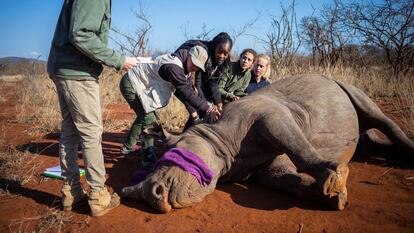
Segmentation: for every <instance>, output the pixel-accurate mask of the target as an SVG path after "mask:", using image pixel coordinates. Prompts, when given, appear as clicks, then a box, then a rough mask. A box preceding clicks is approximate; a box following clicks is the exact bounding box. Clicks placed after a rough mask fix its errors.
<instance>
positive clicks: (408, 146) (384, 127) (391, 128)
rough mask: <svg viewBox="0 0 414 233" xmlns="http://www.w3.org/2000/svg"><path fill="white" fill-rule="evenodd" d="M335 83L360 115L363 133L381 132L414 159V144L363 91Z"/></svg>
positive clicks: (360, 125)
mask: <svg viewBox="0 0 414 233" xmlns="http://www.w3.org/2000/svg"><path fill="white" fill-rule="evenodd" d="M335 82H336V83H337V84H338V85H339V86H340V87H341V88H342V90H344V91H345V93H346V94H347V95H348V97H349V98H350V100H351V102H352V104H353V105H354V107H355V110H356V111H357V114H358V120H359V127H360V128H361V129H362V130H363V131H366V130H369V129H372V128H376V129H378V130H380V131H381V132H383V133H384V134H385V135H386V136H387V137H388V138H389V139H390V140H391V142H392V143H393V144H394V145H396V146H397V147H398V148H399V149H401V150H402V152H403V153H404V154H407V155H408V156H409V157H411V158H412V159H413V158H414V142H413V141H411V140H410V139H409V138H408V137H407V135H405V133H404V132H403V131H402V130H401V128H400V127H399V126H398V125H397V124H396V123H395V122H393V121H392V120H391V119H390V118H388V117H387V116H386V115H385V114H384V113H383V112H382V111H381V109H380V108H379V107H378V106H377V105H376V104H375V103H374V102H373V101H372V100H371V99H370V98H369V97H368V96H367V95H366V94H365V93H364V92H363V91H362V90H360V89H358V88H356V87H354V86H351V85H348V84H345V83H342V82H339V81H335Z"/></svg>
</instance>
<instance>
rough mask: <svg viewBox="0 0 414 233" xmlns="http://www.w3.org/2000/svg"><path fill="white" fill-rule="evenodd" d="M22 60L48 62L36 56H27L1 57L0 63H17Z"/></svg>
mask: <svg viewBox="0 0 414 233" xmlns="http://www.w3.org/2000/svg"><path fill="white" fill-rule="evenodd" d="M21 62H27V63H33V62H36V63H43V64H46V61H43V60H39V59H34V58H25V57H0V64H17V63H21Z"/></svg>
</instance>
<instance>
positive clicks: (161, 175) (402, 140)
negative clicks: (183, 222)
mask: <svg viewBox="0 0 414 233" xmlns="http://www.w3.org/2000/svg"><path fill="white" fill-rule="evenodd" d="M371 128H377V129H379V130H381V131H382V132H383V133H385V134H386V135H387V137H388V138H389V139H390V140H391V141H392V142H393V143H394V144H396V145H397V146H398V147H400V148H401V149H402V151H404V153H405V154H409V155H414V143H413V142H412V141H410V140H409V139H408V138H407V137H406V135H405V134H404V133H403V132H402V131H401V129H400V128H399V127H398V126H397V125H396V124H395V123H394V122H393V121H391V120H390V119H389V118H387V117H386V116H385V115H384V114H383V113H382V112H381V111H380V109H379V108H378V107H377V106H376V105H375V104H374V103H373V102H372V101H371V100H370V99H369V98H368V97H367V96H366V95H365V94H364V93H363V92H362V91H361V90H359V89H357V88H355V87H352V86H350V85H346V84H343V83H339V82H336V81H333V80H331V79H328V78H326V77H323V76H317V75H312V76H309V75H308V76H299V77H290V78H286V79H283V80H280V81H277V82H275V83H273V84H272V85H270V86H268V87H266V88H263V89H262V90H260V91H257V92H255V93H254V94H252V95H249V96H247V97H244V98H242V99H240V100H238V101H235V102H233V103H230V104H229V105H227V106H226V107H225V109H224V111H223V113H222V117H221V119H220V120H219V121H217V122H216V123H214V124H199V125H195V126H193V127H191V128H190V129H188V130H187V131H185V132H184V133H183V134H181V135H179V136H171V135H170V136H168V137H167V141H168V143H169V145H170V147H177V148H184V149H186V150H188V151H190V152H193V153H194V154H196V155H198V156H199V157H200V158H201V159H202V160H203V161H204V162H205V163H206V164H207V165H208V167H209V168H210V169H211V170H212V171H213V172H214V174H215V176H214V178H213V180H212V182H211V183H210V184H209V185H205V186H203V185H201V184H199V183H198V182H197V180H196V178H195V177H194V176H193V175H191V174H190V173H188V172H185V171H183V170H182V169H180V168H178V167H177V166H160V167H158V168H157V169H156V170H155V171H154V172H152V173H151V174H150V175H148V176H147V178H146V179H145V180H144V181H143V182H141V183H139V184H137V185H135V186H130V187H125V188H123V189H122V194H123V195H124V196H126V197H133V198H137V199H140V200H145V201H146V202H148V203H149V204H150V205H151V206H152V207H153V208H155V209H157V210H159V211H161V212H168V211H170V210H171V208H182V207H186V206H191V205H193V204H195V203H197V202H200V201H202V200H203V198H204V197H205V196H206V195H208V194H210V193H212V192H213V191H214V189H215V187H216V184H217V182H218V181H220V182H222V181H223V182H225V181H232V182H237V181H242V180H245V179H247V178H249V177H250V178H251V179H253V180H256V181H257V182H258V183H259V184H261V185H264V186H266V187H269V188H272V189H279V190H285V191H287V192H289V193H292V194H294V195H297V196H301V197H307V198H312V199H314V200H322V201H325V202H327V203H329V204H330V205H332V206H333V207H334V208H336V209H339V210H341V209H343V208H344V207H345V205H346V204H347V188H346V181H347V177H348V171H349V170H348V166H347V164H348V162H349V161H350V159H351V158H352V156H353V154H354V151H355V148H356V145H357V142H358V139H359V135H360V131H364V130H368V129H371Z"/></svg>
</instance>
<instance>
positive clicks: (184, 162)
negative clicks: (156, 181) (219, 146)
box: [129, 148, 214, 185]
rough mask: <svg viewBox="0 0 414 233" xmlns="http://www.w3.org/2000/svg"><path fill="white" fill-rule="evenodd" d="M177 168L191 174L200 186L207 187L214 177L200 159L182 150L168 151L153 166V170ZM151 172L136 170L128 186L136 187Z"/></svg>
mask: <svg viewBox="0 0 414 233" xmlns="http://www.w3.org/2000/svg"><path fill="white" fill-rule="evenodd" d="M163 165H166V166H171V165H173V166H178V167H180V168H181V169H183V170H184V171H186V172H189V173H191V174H192V175H193V176H195V177H196V179H197V181H198V183H199V184H201V185H209V184H210V183H211V180H212V179H213V177H214V172H213V171H212V170H210V169H209V168H208V166H207V164H206V163H205V162H204V161H203V160H202V159H200V157H198V156H197V155H196V154H194V153H192V152H190V151H188V150H186V149H183V148H173V149H170V150H168V151H167V152H166V153H165V154H164V155H163V156H162V157H161V158H160V159H159V160H158V161H157V163H156V164H155V169H157V168H158V167H160V166H163ZM151 172H153V171H149V170H137V171H135V172H134V174H133V175H132V177H131V179H130V181H129V185H136V184H138V183H140V182H141V181H143V180H145V178H146V177H147V176H148V175H149V174H150V173H151Z"/></svg>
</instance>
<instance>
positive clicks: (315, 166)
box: [259, 110, 349, 197]
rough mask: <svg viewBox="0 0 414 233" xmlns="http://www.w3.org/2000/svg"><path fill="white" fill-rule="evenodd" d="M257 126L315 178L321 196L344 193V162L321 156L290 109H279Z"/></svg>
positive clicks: (346, 170) (298, 166)
mask: <svg viewBox="0 0 414 233" xmlns="http://www.w3.org/2000/svg"><path fill="white" fill-rule="evenodd" d="M259 128H260V130H259V131H260V132H261V133H262V135H263V137H264V138H265V139H267V140H268V141H269V143H271V144H272V145H274V146H275V148H277V149H278V150H282V151H283V152H285V153H286V154H287V155H288V156H289V158H290V159H291V160H292V162H293V163H294V165H295V166H296V167H297V168H298V169H299V170H301V171H304V172H305V173H307V174H309V175H311V176H312V177H314V178H315V179H316V182H317V183H318V186H319V188H320V189H321V190H322V193H323V194H324V195H326V196H328V197H333V196H337V195H339V194H340V193H343V192H345V190H346V180H347V178H348V173H349V169H348V166H347V164H346V163H342V162H339V161H338V162H337V161H335V160H332V161H331V160H326V159H324V158H323V157H322V156H320V155H319V154H318V152H317V150H316V149H315V148H314V147H313V146H312V144H311V143H310V142H309V141H308V140H307V138H306V137H305V135H304V134H303V132H302V130H301V128H300V127H299V126H298V125H297V123H296V122H295V120H294V118H293V116H292V115H291V114H290V112H289V111H283V110H281V111H279V112H277V113H274V114H271V115H268V116H265V117H263V118H262V120H261V121H260V122H259ZM324 157H329V155H325V156H324Z"/></svg>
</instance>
